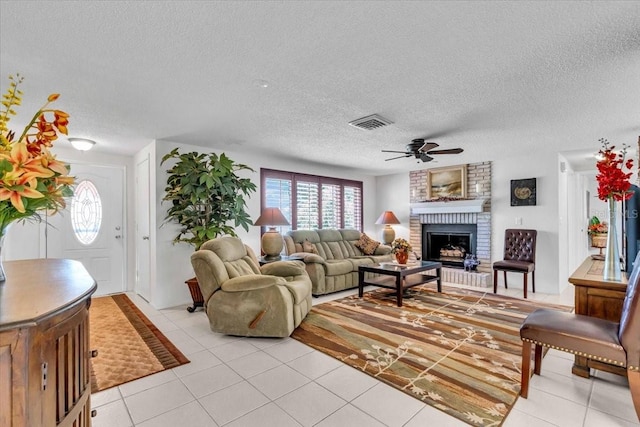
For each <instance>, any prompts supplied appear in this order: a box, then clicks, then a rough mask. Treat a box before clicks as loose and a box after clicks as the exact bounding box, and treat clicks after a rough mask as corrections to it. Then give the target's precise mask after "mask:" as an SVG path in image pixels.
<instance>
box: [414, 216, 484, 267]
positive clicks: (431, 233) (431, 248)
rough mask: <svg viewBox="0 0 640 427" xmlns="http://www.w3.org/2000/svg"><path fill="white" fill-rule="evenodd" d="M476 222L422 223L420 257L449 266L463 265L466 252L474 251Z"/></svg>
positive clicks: (472, 252) (473, 252)
mask: <svg viewBox="0 0 640 427" xmlns="http://www.w3.org/2000/svg"><path fill="white" fill-rule="evenodd" d="M477 229H478V227H477V225H476V224H423V225H422V258H423V259H424V260H426V261H437V262H441V263H442V265H446V266H450V267H460V268H463V267H464V259H465V257H466V256H467V254H475V253H476V252H475V251H476V244H477V239H476V234H477Z"/></svg>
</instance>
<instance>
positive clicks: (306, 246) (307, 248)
mask: <svg viewBox="0 0 640 427" xmlns="http://www.w3.org/2000/svg"><path fill="white" fill-rule="evenodd" d="M302 251H303V252H309V253H310V254H316V255H317V254H318V251H317V250H316V247H315V246H313V243H311V242H310V241H309V239H304V242H302Z"/></svg>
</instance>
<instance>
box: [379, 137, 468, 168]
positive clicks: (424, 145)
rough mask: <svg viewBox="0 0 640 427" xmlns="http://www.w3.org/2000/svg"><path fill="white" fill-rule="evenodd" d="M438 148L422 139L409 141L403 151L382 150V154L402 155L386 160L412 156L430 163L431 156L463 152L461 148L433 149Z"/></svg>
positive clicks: (436, 145) (433, 143)
mask: <svg viewBox="0 0 640 427" xmlns="http://www.w3.org/2000/svg"><path fill="white" fill-rule="evenodd" d="M437 147H439V145H438V144H436V143H435V142H430V141H425V139H424V138H416V139H414V140H412V141H411V143H410V144H407V146H406V147H405V151H394V150H382V152H383V153H402V154H403V155H402V156H397V157H391V158H390V159H385V161H388V160H395V159H401V158H403V157H411V156H414V157H415V158H416V159H418V160H422V161H423V162H430V161H431V160H433V157H431V156H432V155H436V154H460V153H462V152H463V151H464V150H463V149H462V148H450V149H447V150H435V148H437Z"/></svg>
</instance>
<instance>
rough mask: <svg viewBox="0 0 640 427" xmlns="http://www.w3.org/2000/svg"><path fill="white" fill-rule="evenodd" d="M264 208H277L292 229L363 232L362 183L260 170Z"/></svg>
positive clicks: (286, 228)
mask: <svg viewBox="0 0 640 427" xmlns="http://www.w3.org/2000/svg"><path fill="white" fill-rule="evenodd" d="M260 175H261V182H262V186H261V209H265V208H272V207H277V208H280V210H281V211H282V213H283V215H284V216H285V218H287V220H288V221H289V222H290V223H291V226H290V227H281V232H282V233H284V232H286V231H287V230H289V229H295V230H305V229H307V230H308V229H314V228H355V229H357V230H362V182H361V181H351V180H343V179H338V178H331V177H324V176H316V175H308V174H299V173H294V172H285V171H278V170H272V169H261V170H260Z"/></svg>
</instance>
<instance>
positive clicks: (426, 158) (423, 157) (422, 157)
mask: <svg viewBox="0 0 640 427" xmlns="http://www.w3.org/2000/svg"><path fill="white" fill-rule="evenodd" d="M419 159H420V160H422V161H423V162H425V163H426V162H430V161H431V160H433V157H431V156H428V155H427V154H426V153H421V154H420V157H419Z"/></svg>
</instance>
